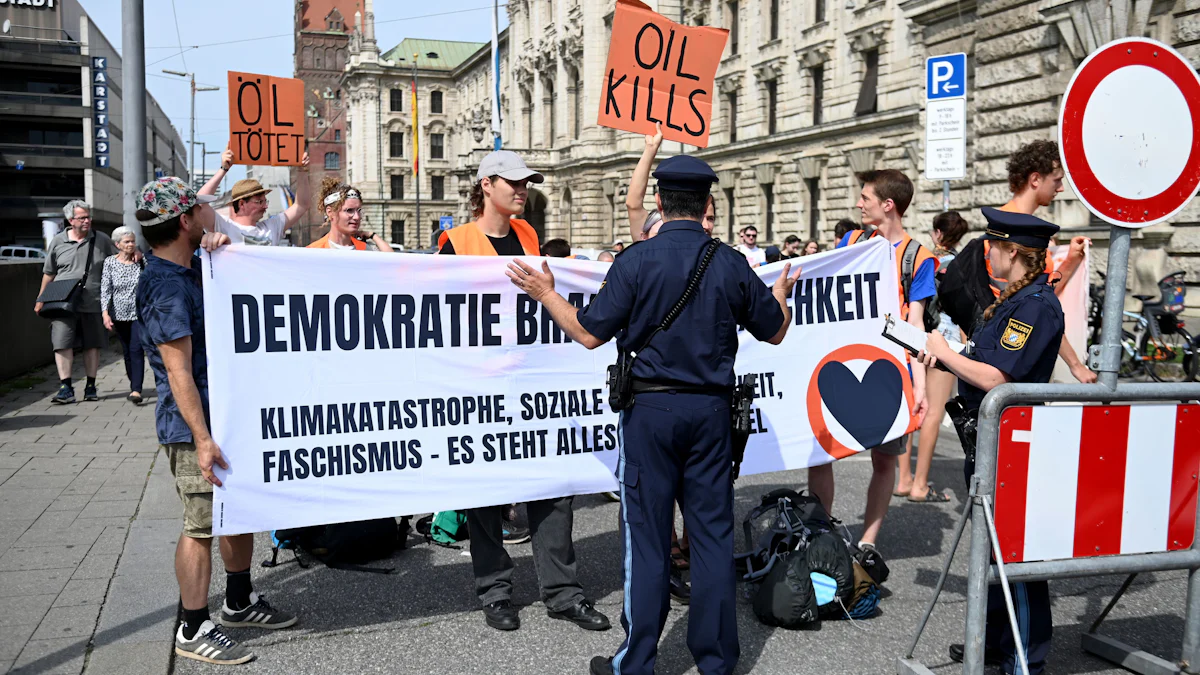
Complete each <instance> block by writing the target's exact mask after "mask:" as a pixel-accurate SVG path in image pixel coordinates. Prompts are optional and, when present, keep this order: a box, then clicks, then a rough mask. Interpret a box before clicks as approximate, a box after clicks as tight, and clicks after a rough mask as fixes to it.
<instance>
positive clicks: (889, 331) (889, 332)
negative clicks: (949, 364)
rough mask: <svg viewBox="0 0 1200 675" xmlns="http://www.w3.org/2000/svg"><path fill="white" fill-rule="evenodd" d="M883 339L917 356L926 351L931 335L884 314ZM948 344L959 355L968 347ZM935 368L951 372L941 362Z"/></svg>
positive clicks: (952, 343) (959, 344) (948, 341)
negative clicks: (927, 341)
mask: <svg viewBox="0 0 1200 675" xmlns="http://www.w3.org/2000/svg"><path fill="white" fill-rule="evenodd" d="M883 337H885V338H887V339H889V340H891V341H892V342H895V343H896V344H898V345H900V346H901V347H903V348H904V349H905V351H907V352H908V353H909V354H912V355H913V356H916V355H918V354H920V353H921V352H923V351H925V342H926V340H928V338H929V335H928V334H926V333H924V332H922V331H921V329H920V328H917V327H916V326H914V325H912V324H911V323H909V322H907V321H900V320H898V319H896V318H894V317H893V316H892V315H891V314H884V315H883ZM947 343H949V345H950V348H951V349H953V350H954V351H955V352H957V353H959V354H961V353H962V352H963V350H964V349H966V348H967V346H966V345H964V344H962V343H961V342H953V341H950V340H947ZM934 367H935V368H940V369H942V370H945V371H946V372H950V371H949V369H947V368H946V367H945V366H943V365H942V363H941V361H939V362H938V363H937V365H936V366H934Z"/></svg>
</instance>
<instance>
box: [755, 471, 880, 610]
mask: <svg viewBox="0 0 1200 675" xmlns="http://www.w3.org/2000/svg"><path fill="white" fill-rule="evenodd" d="M764 515H770V517H771V520H770V522H769V524H768V526H767V529H766V530H765V531H764V532H762V533H761V534H760V535H759V536H758V538H757V539H756V538H755V536H754V527H753V523H754V522H755V521H756V520H758V519H759V518H761V517H763V516H764ZM742 526H743V530H744V532H745V535H746V545H747V547H748V548H751V547H752V548H751V550H749V551H748V552H746V553H742V554H739V555H737V556H735V561H736V562H737V564H738V566H739V568H740V569H741V571H742V578H743V579H744V580H746V581H749V582H752V583H757V584H758V587H757V589H754V590H752V591H751V594H752V607H753V609H754V613H755V616H757V617H758V618H759V620H760V621H762V622H763V623H765V624H767V625H770V626H779V627H783V628H800V627H803V626H806V625H809V624H812V623H814V622H815V621H817V620H818V619H819V618H821V616H822V615H823V614H824V615H828V616H831V617H833V616H836V617H841V616H843V615H848V616H852V617H853V618H863V617H865V616H869V615H870V614H871V613H873V612H874V602H877V601H878V593H877V592H876V594H875V596H874V601H873V602H872V601H869V602H871V604H870V607H869V612H868V611H863V612H857V611H856V610H857V609H859V608H857V607H855V605H856V600H857V599H859V598H860V596H861V595H862V590H863V589H860V588H858V586H859V584H856V583H855V574H854V564H855V560H856V558H857V557H858V556H859V555H860V553H861V552H860V551H858V549H857V547H855V546H854V545H853V544H852V543H851V542H850V540H849V538H848V536H847V535H845V534H843V532H844V530H845V528H844V527H840V523H838V521H836V520H834V519H833V518H831V517H830V516H829V513H828V512H827V511H826V510H825V507H824V505H822V504H821V500H819V499H817V498H816V497H814V496H810V495H805V494H803V493H802V492H796V491H794V490H788V489H780V490H775V491H773V492H771V493H769V494H766V495H764V496H763V497H762V499H761V500H760V502H759V505H758V506H757V507H755V508H754V509H753V510H751V511H750V513H749V514H747V516H746V519H745V520H744V521H743V523H742ZM879 563H880V564H882V560H880V561H879ZM813 572H817V573H820V574H824V575H826V576H827V577H829V578H830V579H832V580H833V582H834V584H835V589H834V591H833V595H834V598H835V601H834V602H829V603H827V604H826V605H825V606H824V607H821V606H818V604H817V590H816V589H815V588H814V587H813V582H812V578H811V577H810V573H813ZM884 574H885V575H886V572H884ZM848 608H849V609H848ZM863 609H864V610H865V609H866V608H865V607H864V608H863Z"/></svg>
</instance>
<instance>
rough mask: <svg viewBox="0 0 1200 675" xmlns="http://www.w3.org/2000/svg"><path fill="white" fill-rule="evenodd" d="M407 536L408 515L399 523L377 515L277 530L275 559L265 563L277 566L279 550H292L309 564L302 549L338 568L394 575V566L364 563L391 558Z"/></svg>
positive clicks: (299, 561)
mask: <svg viewBox="0 0 1200 675" xmlns="http://www.w3.org/2000/svg"><path fill="white" fill-rule="evenodd" d="M407 538H408V518H407V517H405V518H403V519H401V521H400V523H399V524H397V522H396V519H395V518H376V519H374V520H360V521H355V522H350V523H331V524H329V525H314V526H311V527H298V528H291V529H284V530H275V531H274V532H272V533H271V541H272V543H274V544H275V546H274V550H273V552H272V555H271V560H270V561H264V562H263V566H264V567H274V566H275V565H277V564H279V563H278V555H279V551H281V550H291V551H293V552H295V553H296V562H297V564H298V565H300V567H308V565H307V564H305V562H304V561H303V560H302V559H301V557H300V556H299V551H301V550H303V551H304V552H305V553H307V554H309V555H311V556H312V557H314V558H316V559H317V560H320V561H321V562H323V563H325V565H326V566H327V567H332V568H334V569H341V570H351V571H357V572H374V573H376V574H391V573H392V572H393V571H395V570H394V568H390V567H364V566H363V564H364V563H369V562H373V561H375V560H382V559H385V558H390V557H391V555H392V553H393V552H394V551H396V550H397V549H403V548H404V547H405V540H406V539H407Z"/></svg>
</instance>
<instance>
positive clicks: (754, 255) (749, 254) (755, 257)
mask: <svg viewBox="0 0 1200 675" xmlns="http://www.w3.org/2000/svg"><path fill="white" fill-rule="evenodd" d="M737 250H739V251H741V252H742V255H744V256H746V261H747V262H749V263H750V265H751V266H754V265H765V264H766V263H767V251H766V250H765V249H763V248H762V247H760V246H755V247H754V248H750V247H749V246H746V245H745V244H738V247H737Z"/></svg>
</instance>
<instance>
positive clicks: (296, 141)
mask: <svg viewBox="0 0 1200 675" xmlns="http://www.w3.org/2000/svg"><path fill="white" fill-rule="evenodd" d="M229 147H230V149H231V150H233V163H234V164H267V165H271V166H299V165H300V161H301V158H302V157H303V156H304V82H303V81H301V80H297V79H294V78H290V77H272V76H269V75H255V74H253V73H238V72H234V71H232V70H231V71H229ZM222 162H223V160H222ZM222 165H224V164H222Z"/></svg>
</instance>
